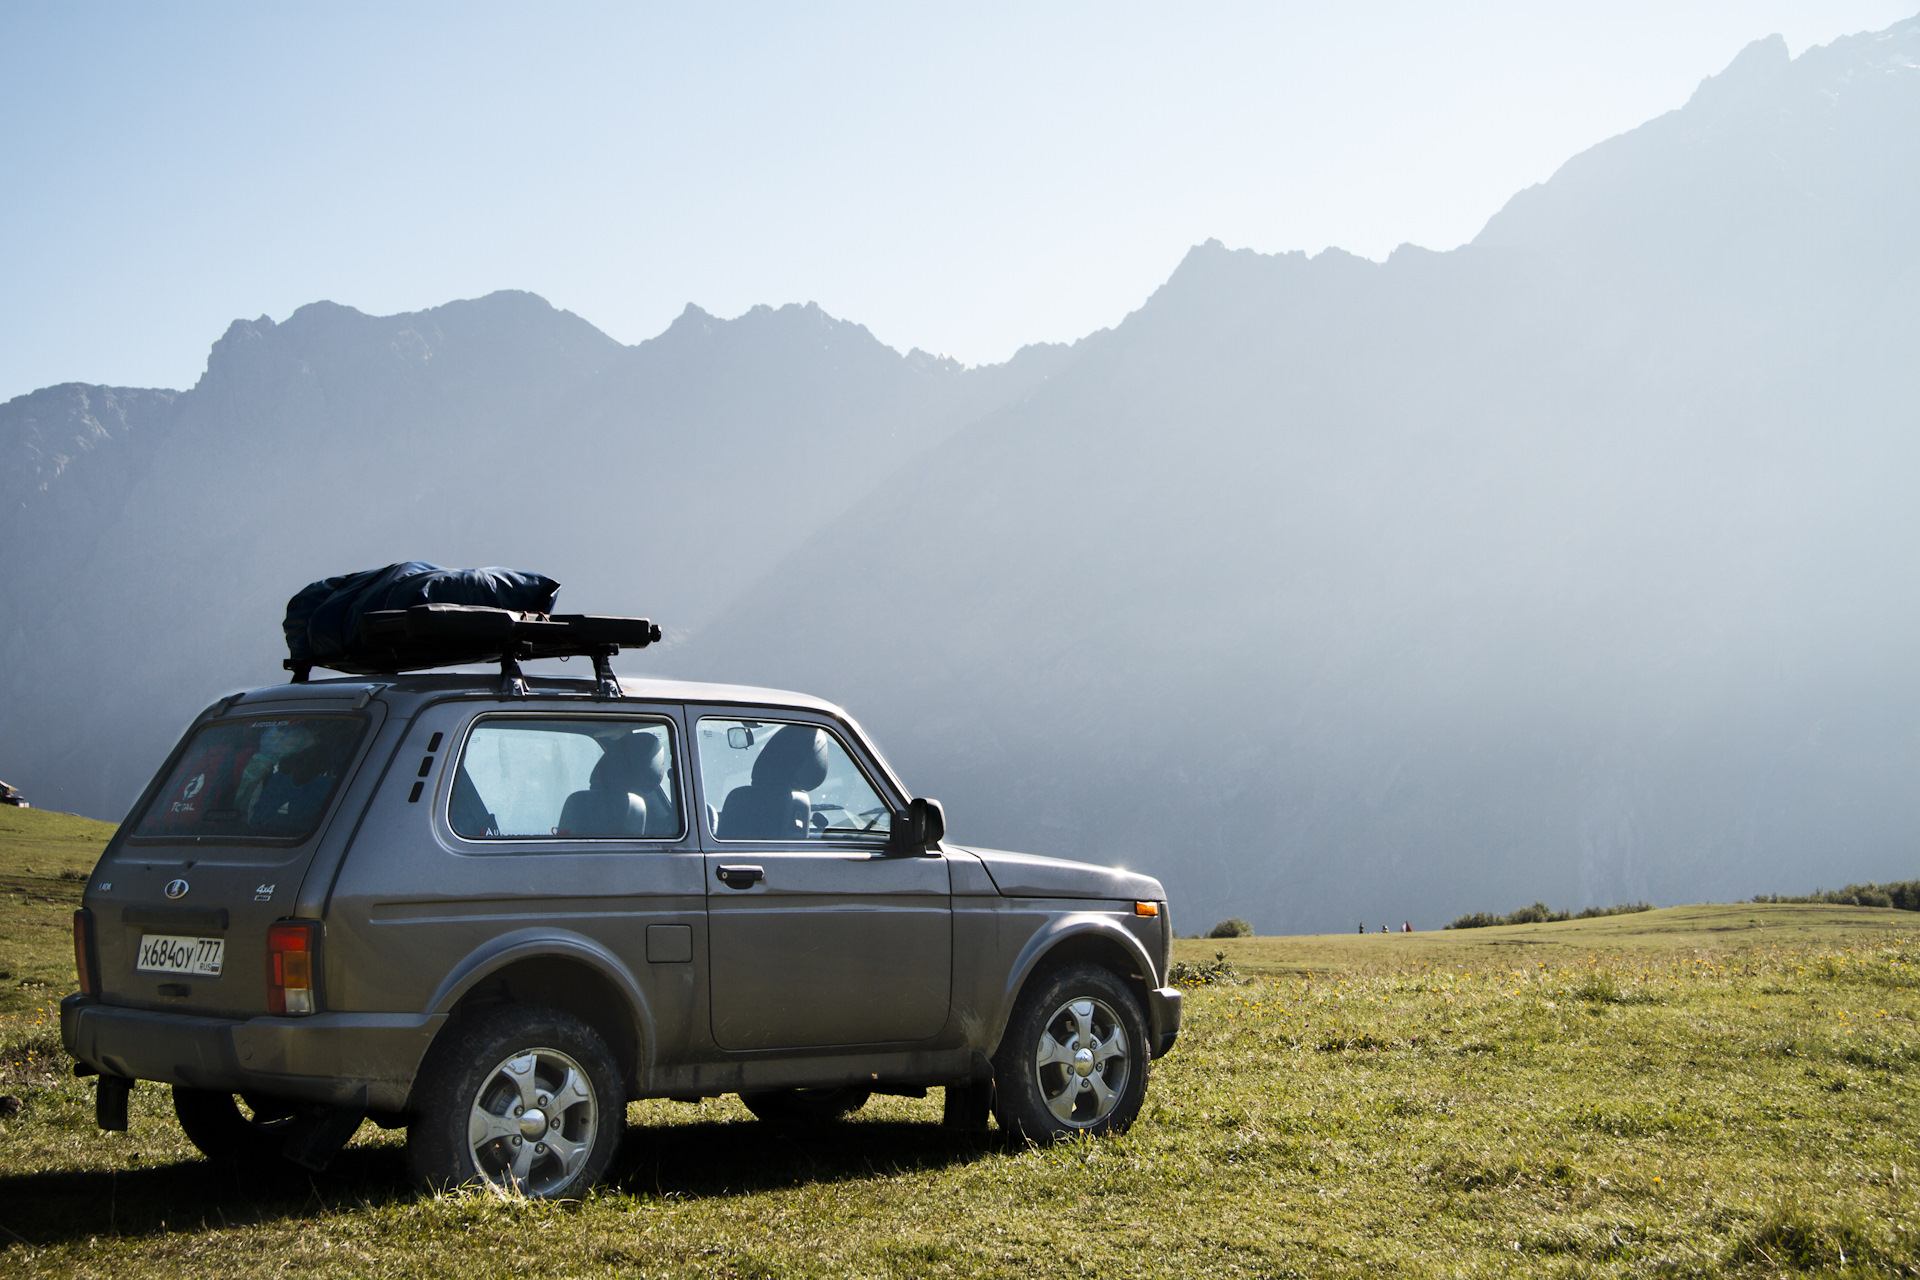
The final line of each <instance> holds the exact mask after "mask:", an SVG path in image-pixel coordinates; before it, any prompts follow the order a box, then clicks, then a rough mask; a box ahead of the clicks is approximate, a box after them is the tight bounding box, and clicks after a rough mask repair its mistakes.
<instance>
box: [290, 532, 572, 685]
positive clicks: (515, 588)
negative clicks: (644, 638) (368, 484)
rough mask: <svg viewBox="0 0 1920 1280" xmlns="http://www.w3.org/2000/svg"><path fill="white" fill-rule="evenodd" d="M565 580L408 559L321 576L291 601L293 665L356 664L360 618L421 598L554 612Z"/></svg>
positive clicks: (429, 601)
mask: <svg viewBox="0 0 1920 1280" xmlns="http://www.w3.org/2000/svg"><path fill="white" fill-rule="evenodd" d="M559 593H560V584H559V583H557V582H555V581H554V580H553V579H552V578H549V577H546V576H544V575H542V574H538V573H526V572H523V571H522V570H519V569H499V568H493V569H443V568H441V567H440V566H439V565H437V564H428V563H426V562H425V561H423V560H406V561H402V562H401V563H399V564H390V565H388V566H387V567H386V568H384V569H369V570H367V571H366V572H364V573H348V574H342V575H341V576H339V577H337V578H324V579H322V580H321V581H319V582H315V583H313V584H311V585H309V586H308V587H306V588H305V589H304V590H302V591H301V592H300V593H299V594H297V595H295V596H294V597H293V599H291V600H289V601H287V619H286V621H285V622H284V623H282V624H281V625H282V628H283V629H284V630H285V632H286V634H287V666H288V667H289V669H291V670H293V671H294V672H296V673H297V674H298V675H299V677H300V678H304V672H305V670H307V669H309V668H312V667H331V668H333V669H334V670H336V671H338V670H357V669H360V668H361V665H362V664H361V663H360V662H358V661H356V657H357V655H358V652H359V649H360V648H361V644H360V619H361V618H362V616H364V615H365V614H368V613H375V612H379V611H381V610H385V609H409V608H412V607H413V606H415V605H422V604H464V605H484V606H487V607H490V608H495V609H510V610H513V611H514V612H516V613H534V614H548V613H552V612H553V601H554V597H555V596H557V595H558V594H559Z"/></svg>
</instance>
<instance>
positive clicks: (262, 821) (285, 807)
mask: <svg viewBox="0 0 1920 1280" xmlns="http://www.w3.org/2000/svg"><path fill="white" fill-rule="evenodd" d="M365 723H366V721H365V720H364V719H363V718H362V717H360V716H338V715H335V716H313V715H291V716H272V717H263V718H261V719H258V720H220V721H215V722H213V723H211V724H205V725H202V726H200V730H199V732H197V733H195V734H194V735H193V739H192V741H190V742H188V743H187V749H186V751H185V752H183V753H182V754H181V756H180V761H179V763H178V764H176V765H174V767H173V772H172V773H171V774H170V775H168V777H167V784H166V786H164V787H162V788H161V789H160V793H159V794H158V795H156V796H155V797H154V799H153V803H152V804H150V805H148V806H147V811H146V812H145V813H144V814H142V815H141V817H140V822H139V825H137V826H136V827H134V829H133V839H135V840H188V839H200V840H221V841H233V842H244V843H253V842H269V841H270V842H272V843H275V844H281V843H293V842H297V841H301V840H305V839H306V838H307V837H308V836H310V835H312V834H313V829H314V828H315V827H316V826H318V825H319V823H320V816H321V815H322V814H324V813H325V812H326V810H327V802H328V801H330V800H331V799H333V793H334V791H335V789H336V788H338V787H339V785H340V779H341V777H342V776H343V775H344V774H345V773H346V769H347V765H348V764H349V763H351V762H352V759H353V749H354V746H355V744H357V743H358V742H359V741H360V731H361V729H362V728H363V727H364V726H365Z"/></svg>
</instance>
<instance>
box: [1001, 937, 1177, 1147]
mask: <svg viewBox="0 0 1920 1280" xmlns="http://www.w3.org/2000/svg"><path fill="white" fill-rule="evenodd" d="M1148 1057H1149V1052H1148V1040H1147V1018H1146V1014H1145V1013H1144V1012H1142V1011H1141V1008H1140V1002H1139V1000H1137V999H1136V998H1135V997H1134V994H1133V992H1132V991H1130V990H1128V988H1127V984H1126V983H1125V982H1122V981H1121V980H1120V979H1119V978H1117V977H1115V976H1114V974H1113V973H1112V972H1110V971H1109V970H1106V969H1102V968H1100V967H1099V966H1097V965H1090V964H1078V965H1071V966H1069V967H1066V968H1062V969H1056V970H1054V971H1052V972H1051V973H1043V974H1041V975H1039V976H1038V977H1035V978H1033V979H1031V980H1029V981H1028V983H1027V986H1026V988H1025V989H1024V990H1023V991H1021V993H1020V998H1019V999H1018V1000H1017V1001H1015V1002H1014V1006H1013V1016H1012V1017H1011V1018H1009V1019H1008V1020H1007V1030H1006V1034H1005V1035H1004V1036H1002V1037H1001V1039H1000V1048H999V1049H998V1050H997V1051H996V1052H995V1054H994V1057H993V1077H994V1090H993V1094H994V1101H993V1111H994V1116H995V1118H996V1119H998V1120H999V1121H1000V1127H1001V1128H1002V1129H1005V1130H1006V1131H1007V1132H1008V1133H1010V1134H1012V1135H1014V1136H1015V1137H1018V1138H1021V1139H1024V1140H1025V1141H1028V1142H1056V1141H1059V1140H1060V1139H1062V1138H1068V1137H1073V1136H1075V1135H1077V1134H1083V1133H1084V1134H1088V1135H1091V1136H1094V1137H1105V1136H1106V1135H1108V1134H1111V1133H1124V1132H1126V1130H1127V1127H1128V1126H1129V1125H1131V1124H1132V1123H1133V1120H1134V1117H1135V1116H1137V1115H1139V1114H1140V1104H1141V1103H1142V1102H1143V1101H1145V1099H1146V1096H1147V1073H1148Z"/></svg>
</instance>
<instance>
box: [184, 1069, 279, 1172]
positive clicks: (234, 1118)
mask: <svg viewBox="0 0 1920 1280" xmlns="http://www.w3.org/2000/svg"><path fill="white" fill-rule="evenodd" d="M243 1102H244V1103H245V1107H244V1109H243V1108H242V1105H241V1104H242V1103H243ZM173 1114H174V1115H175V1116H177V1117H179V1120H180V1127H181V1128H182V1129H183V1130H185V1131H186V1135H187V1140H188V1141H189V1142H191V1143H193V1145H194V1146H196V1147H198V1148H200V1151H201V1154H203V1155H205V1156H206V1157H207V1158H208V1159H209V1160H219V1161H227V1162H234V1161H247V1162H265V1163H270V1162H272V1161H275V1160H277V1159H279V1157H280V1149H281V1148H282V1147H283V1146H285V1145H286V1141H287V1136H288V1134H289V1133H291V1131H292V1129H293V1125H294V1119H295V1110H294V1104H293V1103H291V1102H288V1101H286V1100H284V1099H281V1098H262V1097H255V1096H252V1095H244V1096H242V1097H239V1098H236V1097H235V1096H234V1095H233V1094H231V1093H219V1092H216V1091H214V1090H212V1089H189V1088H187V1087H186V1086H185V1085H179V1084H177V1085H175V1086H173Z"/></svg>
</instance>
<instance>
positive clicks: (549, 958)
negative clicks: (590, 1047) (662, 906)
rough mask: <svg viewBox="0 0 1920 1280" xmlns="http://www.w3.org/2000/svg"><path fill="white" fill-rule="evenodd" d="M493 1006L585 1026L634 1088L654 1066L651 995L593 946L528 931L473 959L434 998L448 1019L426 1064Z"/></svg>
mask: <svg viewBox="0 0 1920 1280" xmlns="http://www.w3.org/2000/svg"><path fill="white" fill-rule="evenodd" d="M491 1005H521V1006H541V1007H545V1008H553V1009H559V1010H561V1011H562V1012H565V1013H569V1014H572V1015H573V1016H574V1017H576V1018H579V1019H580V1020H581V1021H582V1022H584V1023H586V1024H587V1025H588V1026H590V1027H592V1028H593V1029H594V1031H596V1032H597V1033H599V1035H600V1037H601V1038H602V1039H603V1040H605V1041H606V1042H607V1047H608V1048H609V1049H610V1050H612V1051H613V1056H614V1060H615V1061H616V1062H618V1063H619V1064H620V1069H621V1071H622V1072H623V1073H624V1074H625V1076H626V1078H627V1083H628V1085H629V1086H633V1085H635V1084H637V1082H638V1081H640V1080H641V1079H642V1078H643V1077H644V1076H645V1075H646V1074H647V1072H648V1069H649V1068H650V1067H651V1065H652V1058H651V1055H652V1051H653V1035H652V1026H653V1023H652V1018H651V1013H650V1010H649V1008H648V1005H647V998H646V994H645V992H643V991H642V990H641V989H640V987H639V985H638V984H637V983H636V982H634V980H633V976H632V975H631V974H630V973H628V972H627V970H626V966H624V965H623V964H621V963H620V961H619V959H618V958H617V957H615V956H614V955H613V954H612V953H611V952H609V951H607V950H606V948H604V947H602V946H600V945H599V944H598V943H596V942H594V941H593V940H592V939H590V938H585V937H582V936H580V935H579V934H573V933H557V932H550V931H546V930H522V931H519V932H516V933H512V934H507V935H504V936H502V937H500V938H496V939H494V940H492V941H491V942H490V943H489V944H488V945H487V946H485V947H483V948H481V949H479V950H478V951H476V952H474V953H473V954H472V955H470V956H468V957H467V959H466V960H464V961H463V962H462V963H461V964H460V965H459V966H458V967H456V968H455V969H454V971H453V972H452V973H450V974H449V975H448V976H447V978H446V980H445V981H444V982H442V983H441V985H440V989H439V990H438V991H436V992H435V993H434V997H433V1004H432V1006H431V1012H433V1013H441V1014H446V1015H448V1017H447V1019H446V1021H445V1022H444V1023H443V1024H442V1025H441V1027H440V1030H439V1032H438V1033H437V1034H436V1035H435V1036H434V1040H433V1044H431V1045H429V1046H428V1047H427V1056H428V1057H431V1055H432V1054H433V1051H434V1048H435V1047H436V1046H438V1045H439V1044H440V1043H442V1041H443V1040H444V1039H445V1038H446V1037H447V1036H448V1035H449V1034H450V1029H451V1028H454V1027H457V1026H459V1025H460V1024H461V1023H463V1022H464V1021H465V1020H466V1019H467V1017H468V1016H470V1015H474V1014H477V1013H479V1012H481V1011H484V1010H485V1009H486V1008H487V1007H488V1006H491ZM424 1061H425V1059H424V1058H423V1062H424ZM418 1078H419V1076H418V1075H417V1074H416V1076H415V1079H416V1081H417V1080H418ZM409 1105H410V1106H411V1099H409Z"/></svg>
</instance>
